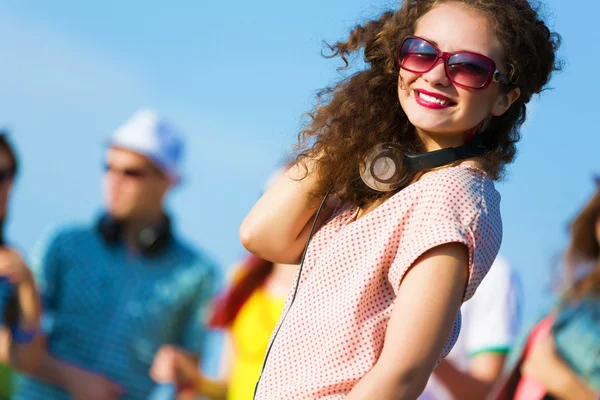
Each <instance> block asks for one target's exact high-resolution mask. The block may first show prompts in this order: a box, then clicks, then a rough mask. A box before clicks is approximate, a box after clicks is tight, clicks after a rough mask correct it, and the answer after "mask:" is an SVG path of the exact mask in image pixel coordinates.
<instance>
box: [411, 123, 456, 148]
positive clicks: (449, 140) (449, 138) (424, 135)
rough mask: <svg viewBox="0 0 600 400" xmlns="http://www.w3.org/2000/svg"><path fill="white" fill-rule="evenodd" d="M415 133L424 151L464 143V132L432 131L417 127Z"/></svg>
mask: <svg viewBox="0 0 600 400" xmlns="http://www.w3.org/2000/svg"><path fill="white" fill-rule="evenodd" d="M417 135H418V136H419V138H420V139H421V141H422V142H423V148H424V149H425V151H426V152H430V151H436V150H440V149H447V148H449V147H458V146H462V145H463V144H464V143H465V134H464V133H434V132H427V131H424V130H421V129H418V128H417Z"/></svg>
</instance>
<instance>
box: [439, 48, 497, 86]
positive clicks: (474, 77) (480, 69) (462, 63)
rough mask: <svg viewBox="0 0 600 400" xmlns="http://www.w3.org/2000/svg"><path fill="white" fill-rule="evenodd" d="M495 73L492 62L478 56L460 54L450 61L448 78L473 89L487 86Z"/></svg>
mask: <svg viewBox="0 0 600 400" xmlns="http://www.w3.org/2000/svg"><path fill="white" fill-rule="evenodd" d="M493 72H494V65H493V64H492V63H491V61H490V60H488V59H487V58H484V57H482V56H478V55H476V54H469V53H458V54H454V55H453V56H452V57H450V59H449V60H448V78H450V80H451V81H452V82H454V83H457V84H459V85H462V86H466V87H470V88H473V89H479V88H483V87H484V86H486V85H487V84H488V83H489V82H490V79H491V77H492V74H493Z"/></svg>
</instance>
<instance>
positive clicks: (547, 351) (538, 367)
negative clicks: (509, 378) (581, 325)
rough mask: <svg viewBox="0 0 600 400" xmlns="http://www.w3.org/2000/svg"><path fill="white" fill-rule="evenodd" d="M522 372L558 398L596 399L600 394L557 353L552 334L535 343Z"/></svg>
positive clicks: (568, 399) (566, 399)
mask: <svg viewBox="0 0 600 400" xmlns="http://www.w3.org/2000/svg"><path fill="white" fill-rule="evenodd" d="M521 373H522V374H523V375H524V376H528V377H531V378H533V379H535V380H537V381H538V382H539V383H541V384H542V385H543V386H544V387H545V388H546V390H547V391H548V393H549V394H551V395H553V396H555V397H557V398H558V399H564V400H570V399H577V400H585V399H594V400H595V399H596V398H597V396H598V394H597V393H594V392H593V391H592V389H591V388H590V387H589V386H587V385H586V384H585V382H583V381H582V380H581V379H580V378H579V377H578V376H577V375H576V374H575V372H573V371H572V370H571V368H570V367H569V366H568V365H567V364H566V363H565V362H564V361H563V360H562V359H561V358H560V356H559V355H558V354H557V353H556V348H555V345H554V337H553V336H552V335H548V336H546V337H545V338H544V339H543V340H541V341H539V342H538V343H535V344H534V345H533V347H532V348H531V350H530V351H529V353H528V354H527V357H526V358H525V360H524V362H523V366H522V367H521Z"/></svg>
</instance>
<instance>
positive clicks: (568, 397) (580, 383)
mask: <svg viewBox="0 0 600 400" xmlns="http://www.w3.org/2000/svg"><path fill="white" fill-rule="evenodd" d="M570 232H571V238H570V245H569V248H568V250H567V252H566V254H565V276H564V278H565V279H564V282H565V285H563V288H564V290H563V292H562V296H561V298H560V301H559V303H558V305H557V306H556V307H555V308H554V309H553V310H552V311H551V312H550V313H549V314H548V315H547V316H545V317H544V318H542V319H541V321H539V322H538V323H537V324H536V325H535V326H534V328H533V329H532V331H531V332H530V333H529V335H528V338H527V340H526V343H525V347H524V350H523V352H522V353H521V356H520V358H519V362H518V363H517V364H516V366H515V367H514V368H513V370H512V373H510V374H509V376H508V378H507V379H505V380H504V382H503V383H502V385H501V386H500V389H499V390H498V391H496V393H494V394H493V395H492V396H491V398H492V399H516V400H540V399H559V400H587V399H590V400H596V399H598V398H599V396H600V189H597V190H596V193H595V194H594V195H593V196H592V198H591V200H590V201H589V202H588V203H587V205H586V206H585V207H584V208H583V209H582V211H581V212H580V213H579V214H578V216H577V217H576V218H575V219H574V220H573V222H572V223H571V225H570Z"/></svg>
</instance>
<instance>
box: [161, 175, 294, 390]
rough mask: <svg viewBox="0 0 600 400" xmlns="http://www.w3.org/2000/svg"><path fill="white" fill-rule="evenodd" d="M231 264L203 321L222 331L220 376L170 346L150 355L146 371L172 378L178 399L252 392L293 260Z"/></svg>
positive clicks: (289, 284)
mask: <svg viewBox="0 0 600 400" xmlns="http://www.w3.org/2000/svg"><path fill="white" fill-rule="evenodd" d="M283 171H284V170H280V171H278V172H277V173H276V174H275V175H274V176H273V177H272V178H271V179H270V180H269V182H270V181H272V180H273V179H274V178H276V177H277V176H278V174H280V173H283ZM267 186H268V183H267ZM232 270H233V271H234V273H233V279H232V282H231V284H230V286H229V287H228V288H227V290H226V291H225V292H224V293H223V294H222V295H221V296H219V297H218V298H217V300H216V302H215V304H214V307H213V310H212V313H211V316H210V318H209V321H208V325H209V326H210V327H211V328H219V329H223V330H224V331H225V341H224V346H223V352H222V354H221V370H220V373H219V379H216V380H213V379H209V378H207V377H206V376H204V375H203V374H202V372H201V371H200V370H199V368H198V365H197V364H196V363H195V362H194V361H193V360H190V359H189V357H186V356H185V354H184V353H182V352H181V351H180V350H179V349H177V348H176V347H174V346H170V347H166V348H163V349H162V350H160V351H159V352H158V354H157V355H156V356H155V359H154V363H153V365H152V368H151V371H150V375H151V376H152V378H153V379H154V380H155V381H156V382H159V383H167V384H168V383H170V384H174V385H175V386H176V388H177V400H192V399H196V398H197V397H198V396H202V397H204V398H208V399H212V400H252V398H253V397H254V388H255V386H256V383H257V382H258V378H259V376H260V373H261V370H262V365H263V360H264V357H265V353H266V351H267V346H268V344H269V339H270V338H271V333H272V332H273V329H274V328H275V325H276V324H277V321H278V320H279V316H280V314H281V310H282V309H283V304H284V302H285V299H286V298H287V295H288V293H289V291H290V290H291V289H292V287H293V286H294V282H295V277H296V271H297V266H296V265H287V264H275V263H272V262H270V261H267V260H263V259H261V258H258V257H256V256H254V255H251V254H250V255H248V256H247V257H246V258H245V259H243V260H242V261H241V262H240V263H238V264H237V265H235V266H234V267H232Z"/></svg>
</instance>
